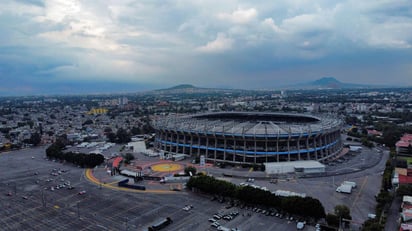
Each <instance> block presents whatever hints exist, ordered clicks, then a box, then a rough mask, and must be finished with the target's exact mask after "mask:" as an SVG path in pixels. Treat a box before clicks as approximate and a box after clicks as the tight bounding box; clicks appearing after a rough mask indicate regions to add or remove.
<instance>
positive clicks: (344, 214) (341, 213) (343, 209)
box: [335, 205, 352, 225]
mask: <svg viewBox="0 0 412 231" xmlns="http://www.w3.org/2000/svg"><path fill="white" fill-rule="evenodd" d="M335 215H336V216H337V217H339V218H340V221H342V219H347V220H352V217H351V215H350V209H349V208H348V207H347V206H346V205H336V206H335ZM344 223H345V224H347V225H348V224H349V222H347V221H344Z"/></svg>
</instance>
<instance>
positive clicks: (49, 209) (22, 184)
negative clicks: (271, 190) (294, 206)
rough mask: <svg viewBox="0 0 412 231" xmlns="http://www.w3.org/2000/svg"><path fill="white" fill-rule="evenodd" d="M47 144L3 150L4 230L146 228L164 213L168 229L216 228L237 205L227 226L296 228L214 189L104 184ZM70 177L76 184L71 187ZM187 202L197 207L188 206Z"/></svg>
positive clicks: (0, 155)
mask: <svg viewBox="0 0 412 231" xmlns="http://www.w3.org/2000/svg"><path fill="white" fill-rule="evenodd" d="M44 150H45V148H44V147H40V148H33V149H25V150H19V151H13V152H7V153H0V168H1V169H2V174H1V177H0V179H1V181H0V182H1V183H0V192H1V195H0V197H2V200H0V207H1V210H0V217H1V218H0V225H1V227H2V230H73V229H76V230H147V227H148V226H150V225H152V224H154V223H156V221H158V220H159V219H163V218H165V217H170V218H171V219H172V220H173V223H172V224H171V225H169V226H168V228H167V229H166V230H199V231H204V230H216V229H215V228H213V227H212V226H211V222H209V221H208V219H209V218H211V217H213V215H214V214H215V213H218V212H223V213H226V212H229V213H230V211H232V210H238V212H239V215H237V217H236V218H234V219H232V220H230V221H229V220H224V219H221V221H220V222H221V224H222V225H224V226H226V227H228V228H236V227H237V228H239V229H240V230H257V229H261V230H268V228H269V229H270V230H296V223H293V222H291V221H286V220H285V219H280V218H277V217H275V216H270V215H269V216H267V215H265V214H262V213H256V212H253V211H249V210H246V209H245V208H243V209H241V208H239V207H233V208H230V209H227V208H226V206H227V204H226V203H219V202H218V201H211V200H210V199H211V197H210V196H209V195H202V194H197V193H191V192H187V191H180V192H173V193H168V194H160V193H141V192H139V193H134V192H125V191H118V190H114V189H111V188H106V187H100V185H99V184H95V183H92V182H90V181H89V180H87V179H86V178H85V170H84V169H81V168H78V167H77V166H73V165H71V164H63V163H59V162H54V161H50V160H46V159H45V158H44V156H45V152H44ZM68 182H70V183H69V184H70V186H72V187H74V188H73V189H68V188H69V185H68V184H67V183H68ZM61 185H65V186H64V187H60V186H61ZM57 186H59V189H57ZM52 187H53V188H54V190H52V189H51V188H52ZM80 192H84V193H80ZM185 205H193V208H191V209H190V210H189V211H185V210H183V208H184V207H185ZM248 212H249V213H250V216H248V215H247V213H248ZM306 230H311V229H309V228H307V229H306Z"/></svg>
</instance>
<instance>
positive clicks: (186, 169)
mask: <svg viewBox="0 0 412 231" xmlns="http://www.w3.org/2000/svg"><path fill="white" fill-rule="evenodd" d="M184 171H185V174H186V175H188V176H189V175H190V172H191V173H192V176H194V175H196V171H197V169H196V168H195V167H193V166H187V167H186V168H185V170H184Z"/></svg>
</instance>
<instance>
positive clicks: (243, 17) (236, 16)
mask: <svg viewBox="0 0 412 231" xmlns="http://www.w3.org/2000/svg"><path fill="white" fill-rule="evenodd" d="M257 14H258V12H257V10H256V9H255V8H249V9H245V10H244V9H241V8H238V9H237V10H235V11H233V12H232V13H230V14H229V13H219V14H218V15H217V18H219V19H221V20H228V21H230V22H232V23H240V24H243V23H248V22H250V21H252V20H254V19H255V18H256V17H257Z"/></svg>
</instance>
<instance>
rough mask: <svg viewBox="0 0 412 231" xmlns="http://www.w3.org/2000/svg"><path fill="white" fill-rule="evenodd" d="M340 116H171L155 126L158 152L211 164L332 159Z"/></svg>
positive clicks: (336, 148)
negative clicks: (180, 155)
mask: <svg viewBox="0 0 412 231" xmlns="http://www.w3.org/2000/svg"><path fill="white" fill-rule="evenodd" d="M341 126H342V121H341V120H340V119H337V118H336V117H327V116H314V115H306V114H305V115H303V114H287V113H267V112H266V113H262V112H219V113H206V114H196V115H190V116H168V117H164V118H158V119H157V120H155V122H154V127H155V130H156V139H155V148H156V149H157V150H160V151H163V152H164V153H168V154H185V155H189V156H202V155H203V156H204V157H205V160H206V161H207V162H213V163H215V162H225V163H235V164H258V163H267V162H287V161H304V160H315V161H323V160H327V159H328V158H332V157H333V156H335V155H336V154H338V153H339V152H340V151H341V149H342V141H341V136H340V129H341Z"/></svg>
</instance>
